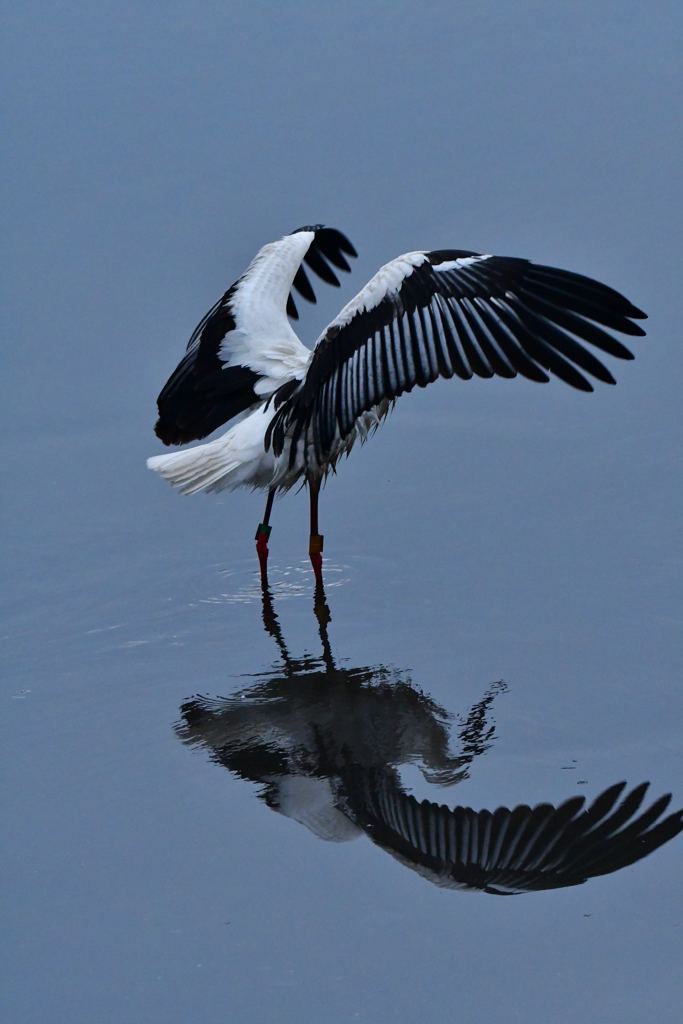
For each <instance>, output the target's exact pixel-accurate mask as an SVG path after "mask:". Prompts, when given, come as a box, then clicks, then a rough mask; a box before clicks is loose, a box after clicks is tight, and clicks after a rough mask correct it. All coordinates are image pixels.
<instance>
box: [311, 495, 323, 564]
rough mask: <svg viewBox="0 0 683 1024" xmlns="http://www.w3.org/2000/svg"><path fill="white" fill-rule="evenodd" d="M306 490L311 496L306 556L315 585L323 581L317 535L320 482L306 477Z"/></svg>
mask: <svg viewBox="0 0 683 1024" xmlns="http://www.w3.org/2000/svg"><path fill="white" fill-rule="evenodd" d="M308 490H309V493H310V496H311V537H310V541H309V545H308V554H309V555H310V558H311V565H312V566H313V572H314V573H315V581H316V583H322V581H323V538H322V534H320V533H318V495H319V494H320V480H316V479H314V478H313V477H310V476H309V477H308Z"/></svg>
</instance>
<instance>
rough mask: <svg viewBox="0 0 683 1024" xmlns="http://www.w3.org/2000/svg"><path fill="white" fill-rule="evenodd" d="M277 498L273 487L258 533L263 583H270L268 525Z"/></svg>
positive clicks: (257, 540)
mask: <svg viewBox="0 0 683 1024" xmlns="http://www.w3.org/2000/svg"><path fill="white" fill-rule="evenodd" d="M274 498H275V488H274V487H271V489H270V490H269V491H268V501H267V502H266V511H265V514H264V516H263V522H262V523H259V526H258V529H257V531H256V552H257V554H258V560H259V565H260V566H261V581H262V582H263V583H266V584H267V583H268V538H269V537H270V530H271V527H270V526H269V525H268V520H269V519H270V513H271V512H272V510H273V499H274Z"/></svg>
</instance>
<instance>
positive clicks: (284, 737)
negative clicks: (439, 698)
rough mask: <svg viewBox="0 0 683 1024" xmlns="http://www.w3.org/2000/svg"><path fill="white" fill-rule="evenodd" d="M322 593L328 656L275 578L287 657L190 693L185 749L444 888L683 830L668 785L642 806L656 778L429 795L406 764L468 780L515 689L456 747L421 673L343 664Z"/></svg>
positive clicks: (545, 867) (499, 880)
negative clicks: (522, 797) (282, 598)
mask: <svg viewBox="0 0 683 1024" xmlns="http://www.w3.org/2000/svg"><path fill="white" fill-rule="evenodd" d="M316 589H317V593H316V596H315V604H314V609H315V613H316V617H317V619H318V628H319V633H320V639H321V644H322V656H319V657H316V656H315V655H311V654H308V655H304V656H303V657H300V658H296V657H293V656H292V655H291V653H290V652H289V649H288V647H287V644H286V641H285V638H284V635H283V632H282V629H281V627H280V623H279V621H278V617H277V614H276V612H275V610H274V607H273V600H272V593H271V592H270V590H269V588H268V586H267V584H265V585H263V592H262V602H263V622H264V625H265V628H266V630H267V632H268V633H269V634H270V635H271V636H272V637H273V638H274V640H275V642H276V643H277V646H278V648H279V652H280V658H281V663H280V664H278V665H276V666H275V667H274V668H273V669H271V670H270V671H268V672H264V673H259V674H258V675H257V676H256V681H255V684H254V685H252V686H248V687H247V688H245V689H243V690H241V691H240V692H238V693H236V694H233V695H232V696H228V697H218V698H211V697H208V696H206V695H201V696H199V695H197V696H194V697H192V698H190V699H189V700H187V701H186V702H185V703H184V704H183V705H182V707H181V721H180V722H179V723H178V724H177V725H176V727H175V731H176V735H177V736H178V738H179V739H180V740H181V741H182V742H183V743H184V744H186V745H187V746H189V747H201V748H204V749H205V750H207V751H208V753H209V757H210V758H211V760H212V761H214V762H216V763H217V764H219V765H222V766H223V767H224V768H227V769H228V771H230V772H231V773H232V774H233V775H235V776H237V777H238V778H241V779H243V780H245V781H249V782H252V783H256V784H257V785H258V786H259V787H260V788H259V791H258V796H259V798H260V799H261V800H263V801H264V802H265V803H266V804H267V806H268V807H270V809H271V810H273V811H276V812H277V813H279V814H281V815H283V816H285V817H288V818H291V819H292V820H294V821H297V822H299V823H300V824H301V825H304V826H305V827H306V828H307V829H308V830H309V831H310V832H312V833H313V834H314V835H316V836H317V837H318V838H319V839H323V840H325V841H326V842H335V843H345V842H349V841H351V840H355V839H358V838H360V837H361V836H363V835H365V836H367V837H368V838H369V839H370V840H371V841H372V842H373V843H374V844H375V845H376V846H378V847H379V848H380V849H382V850H384V851H385V853H388V854H389V855H390V856H392V857H394V858H395V859H396V860H397V861H398V862H399V863H401V864H402V865H404V867H407V868H409V869H411V870H413V871H415V872H416V873H417V874H419V875H421V876H422V878H424V879H425V880H426V881H428V882H431V883H433V884H434V885H437V886H439V887H440V888H445V889H451V890H460V891H468V892H482V893H488V894H489V895H496V896H509V895H519V894H521V893H526V892H534V891H540V890H548V889H560V888H564V887H566V886H575V885H581V884H583V883H584V882H586V881H587V880H588V879H590V878H594V877H596V876H599V875H607V874H611V873H612V872H614V871H618V870H620V869H622V868H624V867H627V866H629V865H631V864H635V863H636V862H637V861H639V860H642V859H643V858H644V857H647V856H649V855H650V854H651V853H653V852H654V851H655V850H657V849H658V848H659V847H660V846H664V845H665V844H666V843H668V842H669V841H670V840H671V839H673V838H674V837H675V836H677V835H678V834H679V833H680V832H683V809H679V810H676V811H673V813H669V814H667V815H666V816H665V817H662V816H663V815H664V812H665V811H666V810H667V808H668V807H669V804H670V802H671V794H670V793H667V794H664V795H662V796H660V797H659V798H658V799H657V800H655V801H654V803H652V804H651V805H650V806H649V807H648V808H647V809H642V805H643V801H644V800H645V797H646V793H647V791H648V788H649V784H648V783H647V782H642V783H641V784H640V785H638V786H636V787H634V788H633V789H631V790H630V791H627V788H626V783H625V782H617V783H616V784H614V785H611V786H609V787H608V788H607V789H605V790H603V791H602V792H601V793H600V794H599V795H598V796H597V797H596V798H595V799H594V800H593V802H592V803H591V804H590V806H586V801H585V798H584V797H582V796H573V797H569V799H566V800H564V801H563V802H562V803H560V804H559V805H557V806H555V805H554V804H551V803H541V804H537V805H536V806H531V805H530V804H526V803H523V804H518V805H516V806H514V807H512V808H510V807H505V806H499V807H498V808H497V809H495V810H493V811H490V810H487V809H485V808H484V809H481V810H475V809H473V808H472V807H468V806H463V805H456V806H455V807H451V806H448V805H447V804H445V803H443V802H442V801H439V802H436V801H435V800H428V799H424V800H422V801H419V800H417V799H416V797H415V796H413V795H412V794H411V793H409V792H407V790H406V787H405V785H404V782H403V780H402V777H401V769H402V768H404V767H405V766H407V765H411V766H414V767H416V768H418V769H419V770H420V772H421V774H422V776H423V778H424V780H425V782H427V783H428V784H429V785H430V786H435V787H440V788H442V787H450V786H453V785H455V784H457V783H460V782H463V781H465V780H466V779H467V778H469V775H470V771H471V770H472V769H473V767H474V765H475V762H476V761H477V760H478V759H479V758H480V757H481V755H482V754H484V753H486V751H487V750H489V749H490V748H491V747H492V745H493V744H494V742H495V739H496V734H495V726H494V724H492V713H493V710H494V702H495V701H496V700H497V699H498V697H499V695H502V694H504V693H505V692H506V690H507V686H506V684H505V683H503V681H502V680H501V681H499V682H497V683H493V684H492V685H490V686H489V687H488V688H487V689H486V691H485V692H484V695H483V697H482V698H481V699H480V700H479V701H477V702H476V703H475V704H473V705H472V706H471V707H470V709H469V711H468V712H467V714H466V715H465V716H462V718H459V720H458V729H457V742H458V748H459V749H458V750H457V752H455V751H452V749H451V745H452V736H451V731H452V727H453V724H454V721H455V716H454V715H453V714H452V713H450V712H449V711H447V710H446V708H444V707H441V706H440V705H439V704H437V702H436V701H435V700H433V698H432V697H430V696H429V695H428V694H425V693H424V692H422V691H421V690H420V689H419V688H418V687H417V686H416V685H414V684H413V682H412V680H411V679H410V678H407V679H406V678H404V674H403V673H401V672H400V671H397V670H396V669H391V668H389V667H386V666H382V665H376V666H374V667H371V666H368V667H363V668H355V667H350V666H349V665H348V664H345V663H344V662H341V663H340V662H338V661H337V660H336V659H335V658H334V656H333V653H332V649H331V645H330V640H329V637H328V633H327V624H328V622H329V620H330V615H329V609H327V612H328V614H326V615H322V614H321V608H322V607H326V599H325V595H324V591H323V590H322V585H320V586H319V587H317V588H316ZM638 812H640V813H638Z"/></svg>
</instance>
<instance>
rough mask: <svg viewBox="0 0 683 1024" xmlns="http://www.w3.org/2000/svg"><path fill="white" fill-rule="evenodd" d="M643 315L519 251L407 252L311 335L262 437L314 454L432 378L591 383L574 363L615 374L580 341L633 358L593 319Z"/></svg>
mask: <svg viewBox="0 0 683 1024" xmlns="http://www.w3.org/2000/svg"><path fill="white" fill-rule="evenodd" d="M644 317H645V313H642V312H641V311H640V310H639V309H636V307H635V306H633V305H632V304H631V303H630V302H629V301H628V300H627V299H625V298H624V296H623V295H620V294H619V293H618V292H616V291H614V290H613V289H612V288H608V287H607V286H606V285H603V284H600V283H598V282H597V281H593V280H591V279H590V278H587V277H582V276H581V275H579V274H574V273H570V272H568V271H565V270H556V269H555V268H553V267H544V266H537V265H535V264H533V263H531V262H529V260H524V259H512V258H508V257H503V256H480V255H478V254H477V253H472V252H466V251H463V250H457V249H446V250H439V251H435V252H412V253H407V254H406V255H404V256H400V257H399V258H398V259H396V260H393V261H392V262H391V263H387V264H386V266H384V267H382V269H381V270H380V271H379V272H378V273H377V274H376V275H375V276H374V277H373V278H372V280H371V281H370V282H369V283H368V284H367V285H366V286H365V288H363V290H362V291H361V292H360V293H359V294H358V295H357V296H356V297H355V298H354V299H352V301H351V302H349V304H348V305H347V306H346V307H345V308H344V309H343V310H342V311H341V313H340V314H339V316H338V317H337V318H336V319H335V320H333V321H332V323H331V324H330V325H329V327H328V328H327V329H326V330H325V331H324V332H323V334H322V335H321V336H320V338H319V340H318V343H317V345H316V348H315V351H314V354H313V359H312V360H311V363H310V366H309V367H308V371H307V373H306V377H305V380H304V381H303V382H302V384H301V385H300V386H299V387H298V388H297V389H296V391H295V392H294V393H293V394H290V395H287V396H286V400H285V401H283V402H282V403H281V405H280V408H279V410H278V412H277V415H276V416H275V418H274V420H273V421H272V423H271V432H270V434H269V436H268V439H267V443H270V441H271V439H272V443H273V447H274V451H275V453H276V455H279V454H280V452H281V451H282V449H283V447H284V442H285V437H286V435H287V433H288V432H290V437H293V438H295V439H296V440H297V442H298V439H300V438H302V437H303V439H304V441H305V443H307V444H310V443H312V444H314V445H315V450H316V454H317V456H318V458H319V459H324V458H325V457H327V456H329V454H330V452H331V451H332V450H333V448H334V446H335V444H338V443H339V442H340V441H342V442H343V441H344V439H345V438H347V437H348V436H349V435H350V434H351V433H352V432H353V431H354V429H355V426H356V423H357V421H358V419H359V417H361V416H362V415H363V414H364V413H367V412H370V410H373V409H377V407H378V406H382V403H384V407H385V408H386V403H387V402H388V401H391V400H393V399H395V398H397V397H398V396H399V395H402V394H403V393H404V392H406V391H411V390H412V389H413V388H414V387H415V385H417V386H418V387H425V386H426V385H427V384H429V383H430V382H431V381H434V380H436V379H437V377H452V376H454V375H457V376H458V377H462V378H463V379H465V380H466V379H468V378H470V377H472V376H473V375H474V374H476V375H477V376H479V377H493V376H494V375H495V376H499V377H516V376H517V374H518V373H519V374H522V376H524V377H528V378H530V379H531V380H534V381H540V382H546V381H548V379H549V378H548V373H551V374H554V375H555V376H556V377H560V378H561V379H562V380H564V381H566V383H567V384H571V385H572V387H575V388H578V389H580V390H582V391H592V390H593V387H592V385H591V384H590V383H589V381H588V380H587V379H586V377H585V376H584V374H583V373H582V372H581V370H583V371H585V372H586V373H588V374H590V375H592V376H593V377H596V378H597V379H598V380H602V381H604V382H605V383H607V384H614V383H615V381H614V378H613V377H612V375H611V373H610V372H609V370H608V369H607V368H606V367H605V366H603V364H602V363H601V362H600V361H599V360H598V359H597V358H596V357H595V356H594V355H593V354H592V352H591V351H589V349H588V348H586V347H585V346H584V345H583V344H582V342H588V343H589V344H590V345H592V346H594V347H595V348H598V349H601V350H602V351H603V352H607V353H608V354H609V355H613V356H616V357H617V358H619V359H633V355H632V354H631V352H629V350H628V349H627V348H625V347H624V345H622V344H621V342H619V341H617V339H616V338H615V337H614V336H613V335H612V334H610V333H609V332H608V331H606V330H604V329H603V328H604V327H609V328H612V329H613V330H616V331H621V332H622V333H623V334H630V335H643V334H644V333H645V332H644V331H643V330H642V328H641V327H639V326H638V325H637V324H635V323H633V322H632V321H633V320H634V319H639V318H644ZM598 325H601V326H598ZM577 367H578V368H577ZM276 405H277V403H276ZM296 447H297V446H296V444H294V443H292V446H291V450H290V458H291V459H292V461H293V460H294V459H295V457H296Z"/></svg>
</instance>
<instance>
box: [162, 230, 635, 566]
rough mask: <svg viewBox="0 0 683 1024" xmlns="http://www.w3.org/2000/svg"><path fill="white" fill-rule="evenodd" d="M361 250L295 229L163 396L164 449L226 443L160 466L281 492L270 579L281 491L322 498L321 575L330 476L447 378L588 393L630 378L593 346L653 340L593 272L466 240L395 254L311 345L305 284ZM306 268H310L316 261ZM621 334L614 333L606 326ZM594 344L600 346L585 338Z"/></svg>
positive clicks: (206, 480) (219, 311) (316, 558)
mask: <svg viewBox="0 0 683 1024" xmlns="http://www.w3.org/2000/svg"><path fill="white" fill-rule="evenodd" d="M356 256H357V252H356V250H355V248H354V247H353V245H352V244H351V242H350V241H349V240H348V238H347V237H346V236H345V235H343V234H342V233H341V232H340V231H338V230H336V229H335V228H330V227H325V226H324V225H323V224H314V225H309V226H306V227H301V228H297V229H296V230H295V231H293V232H292V233H291V234H288V235H285V236H283V237H282V238H281V239H279V240H278V241H276V242H271V243H269V244H267V245H265V246H263V248H262V249H261V250H260V251H259V252H258V253H257V255H256V256H255V258H254V260H253V261H252V263H251V264H250V266H249V267H248V268H247V270H246V271H245V273H244V274H243V275H242V276H241V277H240V278H239V279H238V280H237V281H236V282H235V283H234V284H233V285H232V286H231V287H230V288H229V289H228V290H227V291H226V292H225V294H224V295H223V296H222V297H221V298H220V299H219V300H218V302H216V304H215V305H214V306H213V307H212V308H211V309H210V310H209V312H208V313H207V314H206V315H205V316H204V317H203V319H202V320H201V321H200V322H199V324H198V325H197V327H196V328H195V330H194V332H193V333H192V336H191V337H190V340H189V342H188V345H187V349H186V351H185V355H184V356H183V358H182V359H181V361H180V363H179V364H178V366H177V368H176V369H175V370H174V371H173V373H172V374H171V376H170V378H169V379H168V381H167V383H166V384H165V385H164V387H163V389H162V391H161V393H160V394H159V397H158V400H157V406H158V411H159V417H158V420H157V423H156V427H155V432H156V435H157V437H159V439H160V440H161V441H162V442H163V443H164V444H165V445H184V444H187V443H188V442H192V441H201V440H203V439H204V438H206V437H208V436H209V434H211V433H213V431H214V430H216V429H217V428H219V427H221V426H222V425H224V424H226V423H228V422H229V421H231V420H234V421H235V422H234V424H233V425H232V426H231V427H230V429H229V430H228V431H227V433H225V434H223V435H222V436H221V437H219V438H217V439H216V440H212V441H209V442H207V443H205V444H201V445H197V446H195V447H192V448H186V449H184V450H182V451H179V452H174V453H172V454H166V455H156V456H153V457H151V458H149V459H148V460H147V465H148V467H149V468H150V469H152V470H155V471H156V472H158V473H159V474H160V475H161V476H162V477H163V478H165V479H166V480H168V481H169V482H170V483H171V484H172V485H173V486H174V487H176V488H178V490H179V491H180V492H181V493H183V494H194V493H196V492H197V491H202V490H203V491H220V490H223V489H225V488H229V489H235V488H237V487H249V488H252V489H262V490H266V491H267V492H268V498H267V502H266V509H265V514H264V517H263V521H262V522H261V523H260V524H259V526H258V529H257V532H256V549H257V553H258V557H259V563H260V567H261V575H262V577H265V574H266V572H267V559H268V540H269V537H270V533H271V525H270V516H271V512H272V507H273V500H274V498H275V496H276V494H279V493H283V492H285V491H287V490H289V489H290V488H291V487H292V486H294V484H296V483H297V482H298V481H303V485H305V486H306V487H307V488H308V491H309V495H310V542H309V556H310V559H311V563H312V565H313V569H314V573H315V578H316V581H318V582H319V581H320V580H321V579H322V552H323V536H322V534H320V532H319V522H318V497H319V492H320V487H321V484H322V483H323V482H324V480H325V479H326V477H327V475H328V474H329V473H330V472H331V471H334V470H335V467H336V464H337V462H338V461H339V459H340V458H341V456H342V455H348V454H349V452H350V451H351V449H352V447H353V445H354V443H355V442H356V441H360V442H364V441H366V440H367V439H368V437H369V436H370V435H371V434H372V433H374V431H375V430H376V429H377V427H378V426H379V424H380V423H381V422H382V421H383V420H384V419H385V417H386V416H387V415H388V413H389V412H390V411H391V409H392V408H393V406H394V403H395V402H396V399H397V398H398V397H400V395H403V394H405V393H407V392H410V391H412V390H413V388H415V387H418V388H424V387H426V385H427V384H430V383H431V382H433V381H435V380H437V379H438V378H439V377H443V378H452V377H457V378H459V379H461V380H468V379H470V378H472V377H473V376H477V377H484V378H492V377H504V378H514V377H517V376H518V375H519V376H522V377H526V378H527V379H529V380H532V381H536V382H538V383H547V382H548V381H549V379H550V376H554V377H557V378H559V379H560V380H562V381H564V382H565V383H566V384H568V385H570V386H571V387H573V388H575V389H577V390H579V391H584V392H590V391H593V385H592V383H591V381H590V380H589V377H592V378H594V379H596V380H599V381H601V382H603V383H605V384H615V383H616V381H615V379H614V377H613V376H612V374H611V372H610V371H609V369H608V368H607V367H606V366H605V365H604V364H603V363H602V362H601V361H600V360H599V359H598V358H597V356H596V355H595V354H594V353H593V351H592V349H598V350H599V351H600V352H604V353H607V354H608V355H610V356H613V357H615V358H617V359H624V360H630V359H633V358H634V356H633V353H632V352H631V351H630V350H629V349H628V348H626V346H625V345H624V344H623V343H622V342H621V341H620V340H618V339H617V338H616V337H615V336H614V334H613V333H612V332H613V331H616V332H617V333H621V334H625V335H628V336H632V337H639V336H643V335H644V334H645V331H644V330H643V328H642V327H641V326H640V325H639V324H637V323H635V322H634V321H636V320H640V319H646V318H647V317H646V314H645V313H643V312H642V311H641V310H640V309H638V308H637V307H636V306H634V305H633V304H632V303H631V302H630V301H629V300H628V299H626V298H625V297H624V296H623V295H621V294H620V293H619V292H617V291H615V290H614V289H613V288H610V287H608V286H607V285H604V284H601V283H600V282H598V281H595V280H593V279H591V278H588V277H584V276H583V275H580V274H577V273H574V272H571V271H566V270H560V269H557V268H555V267H548V266H544V265H541V264H536V263H532V262H531V261H530V260H527V259H521V258H517V257H508V256H493V255H486V254H480V253H476V252H472V251H470V250H465V249H438V250H431V251H428V250H419V251H414V252H408V253H404V254H403V255H402V256H398V257H397V258H396V259H393V260H391V261H390V262H389V263H386V264H385V265H384V266H383V267H381V268H380V270H378V271H377V273H376V274H375V275H374V277H372V278H371V279H370V281H368V283H367V284H366V285H365V286H364V287H363V288H362V289H361V291H360V292H359V293H358V294H357V295H356V296H355V298H353V299H351V301H350V302H349V303H347V305H345V306H344V308H343V309H342V310H341V312H340V313H339V314H338V316H336V317H335V319H334V320H333V321H332V322H331V323H330V324H329V325H328V326H327V327H326V328H325V330H324V331H323V332H322V334H321V335H320V337H319V338H318V340H317V341H316V343H315V345H314V347H313V349H309V348H307V347H306V346H305V345H304V344H303V343H302V342H301V340H300V339H299V337H298V336H297V334H296V333H295V331H294V329H293V328H292V326H291V323H290V321H291V320H297V319H298V310H297V307H296V304H295V301H294V297H293V294H292V293H293V290H296V291H297V292H298V294H299V295H301V296H302V297H303V298H304V299H305V300H307V301H308V302H312V303H314V302H316V295H315V292H314V290H313V287H312V285H311V282H310V280H309V277H308V275H307V273H306V269H305V268H306V267H307V268H308V269H310V270H311V271H312V272H313V273H314V274H315V275H317V277H319V278H321V280H322V281H324V282H326V283H327V284H330V285H334V286H336V287H338V286H339V284H340V281H339V278H338V276H337V274H336V273H335V270H338V271H344V272H349V271H350V269H351V267H350V264H349V262H348V259H347V257H349V258H355V257H356ZM304 265H305V266H304ZM606 328H607V329H606ZM586 343H587V344H588V345H589V346H592V348H588V347H586Z"/></svg>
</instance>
